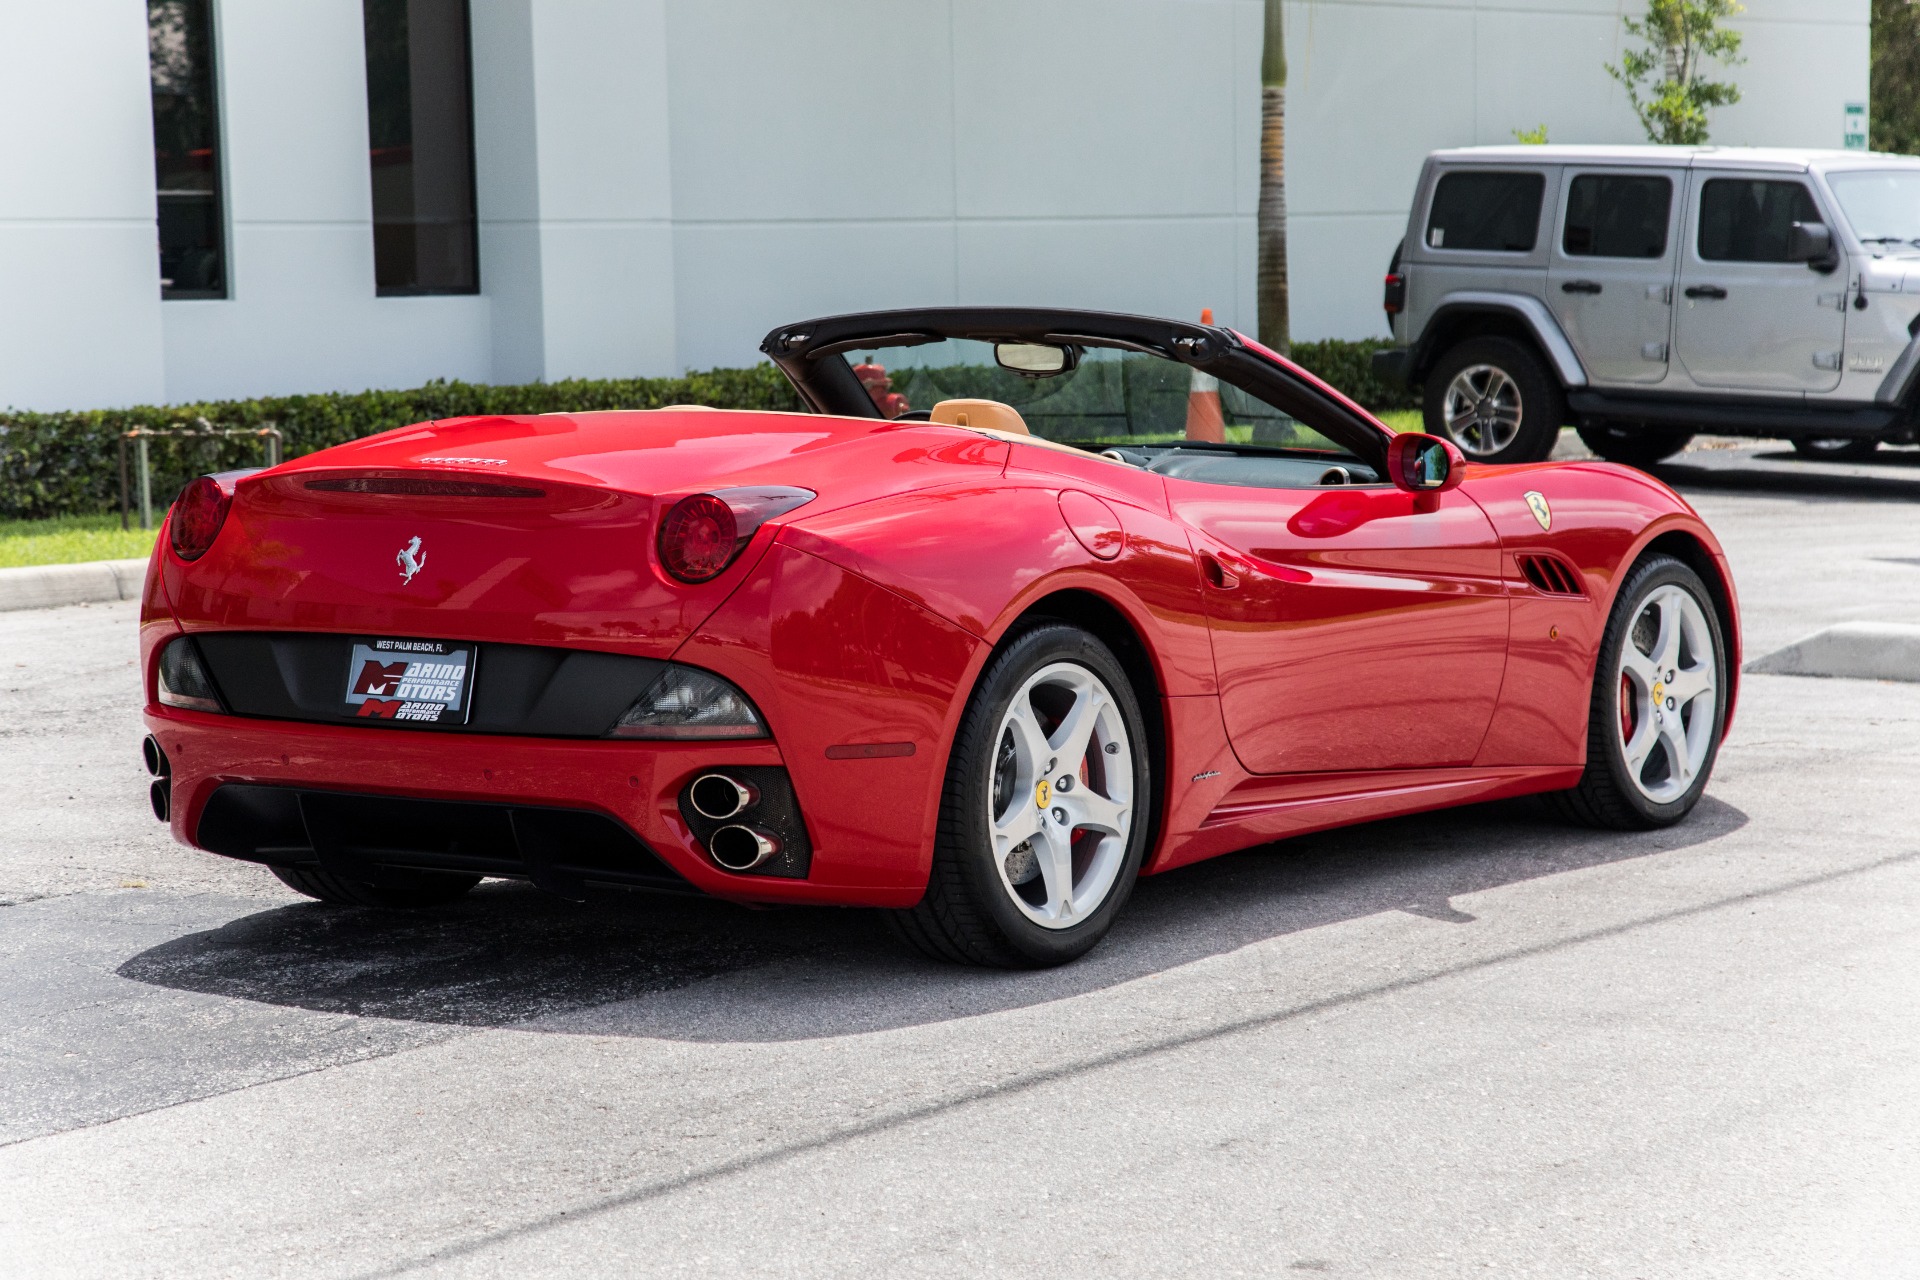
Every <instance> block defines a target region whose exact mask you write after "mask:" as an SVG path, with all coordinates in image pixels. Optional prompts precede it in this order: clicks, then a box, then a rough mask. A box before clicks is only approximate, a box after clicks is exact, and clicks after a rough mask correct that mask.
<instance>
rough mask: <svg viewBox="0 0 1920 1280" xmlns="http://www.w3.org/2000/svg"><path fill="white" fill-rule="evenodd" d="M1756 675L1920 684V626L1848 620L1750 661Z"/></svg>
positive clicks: (1749, 668)
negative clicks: (1902, 681)
mask: <svg viewBox="0 0 1920 1280" xmlns="http://www.w3.org/2000/svg"><path fill="white" fill-rule="evenodd" d="M1747 670H1748V671H1749V672H1752V673H1754V674H1756V675H1771V676H1833V677H1838V678H1841V679H1849V680H1907V681H1912V682H1915V683H1920V626H1912V625H1905V624H1901V623H1897V622H1843V623H1841V624H1840V625H1839V626H1837V627H1828V628H1827V629H1826V630H1825V631H1821V632H1818V633H1816V634H1814V635H1810V636H1808V637H1807V638H1806V639H1805V640H1802V641H1800V642H1798V643H1797V644H1790V645H1788V646H1787V647H1786V648H1784V649H1779V650H1776V651H1774V652H1773V653H1770V654H1768V655H1767V656H1766V657H1764V658H1757V659H1755V660H1754V661H1752V662H1749V663H1748V664H1747Z"/></svg>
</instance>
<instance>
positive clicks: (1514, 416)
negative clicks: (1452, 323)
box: [1425, 337, 1567, 462]
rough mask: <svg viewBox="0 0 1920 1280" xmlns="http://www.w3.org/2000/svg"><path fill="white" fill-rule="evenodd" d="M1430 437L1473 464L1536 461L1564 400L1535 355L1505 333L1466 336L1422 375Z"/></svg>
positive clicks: (1549, 446)
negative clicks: (1446, 442) (1448, 444)
mask: <svg viewBox="0 0 1920 1280" xmlns="http://www.w3.org/2000/svg"><path fill="white" fill-rule="evenodd" d="M1425 418H1426V427H1427V432H1428V434H1430V435H1437V436H1445V437H1446V438H1447V439H1449V440H1451V441H1453V442H1454V443H1455V444H1456V445H1458V446H1460V451H1461V452H1462V453H1464V454H1466V455H1467V457H1469V458H1470V459H1472V460H1473V461H1475V462H1539V461H1542V460H1544V459H1545V458H1547V457H1548V456H1549V455H1551V454H1552V453H1553V446H1554V444H1555V443H1556V442H1557V441H1558V440H1559V438H1560V426H1561V424H1562V423H1564V422H1565V421H1566V418H1567V408H1566V400H1565V398H1564V397H1563V396H1562V395H1561V392H1560V386H1559V384H1558V383H1557V382H1555V381H1554V379H1553V375H1552V374H1550V373H1548V372H1547V369H1546V366H1545V365H1543V364H1542V363H1541V361H1540V358H1539V357H1538V356H1536V355H1534V353H1533V352H1532V351H1531V350H1529V349H1528V348H1527V347H1525V346H1523V345H1521V344H1520V343H1518V342H1515V341H1514V340H1513V339H1511V338H1498V337H1481V338H1469V339H1467V340H1466V341H1465V342H1462V343H1460V344H1459V345H1458V346H1456V347H1454V348H1452V349H1451V350H1449V351H1448V352H1447V353H1446V354H1444V355H1442V356H1441V357H1440V359H1439V361H1438V362H1437V363H1435V365H1434V366H1433V368H1432V370H1431V371H1430V372H1429V373H1428V374H1427V377H1426V404H1425Z"/></svg>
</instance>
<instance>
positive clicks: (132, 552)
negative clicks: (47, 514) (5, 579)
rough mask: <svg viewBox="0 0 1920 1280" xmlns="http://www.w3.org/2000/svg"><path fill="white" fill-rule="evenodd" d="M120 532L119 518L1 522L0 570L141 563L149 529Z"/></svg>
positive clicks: (150, 542) (148, 546) (150, 541)
mask: <svg viewBox="0 0 1920 1280" xmlns="http://www.w3.org/2000/svg"><path fill="white" fill-rule="evenodd" d="M133 523H134V527H133V528H132V529H129V530H127V531H126V532H125V533H122V532H121V531H120V517H119V516H117V515H116V516H63V517H61V518H60V519H57V520H0V569H5V568H14V567H17V566H19V565H27V564H78V563H79V562H81V561H83V560H133V559H144V558H145V557H146V555H147V554H148V553H149V552H151V551H152V550H153V535H154V531H153V530H152V529H142V528H140V527H139V521H138V520H135V521H134V522H133Z"/></svg>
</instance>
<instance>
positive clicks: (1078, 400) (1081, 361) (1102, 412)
mask: <svg viewBox="0 0 1920 1280" xmlns="http://www.w3.org/2000/svg"><path fill="white" fill-rule="evenodd" d="M1076 354H1077V356H1078V360H1077V363H1076V364H1075V365H1074V367H1072V368H1069V369H1066V370H1064V371H1063V372H1059V373H1050V374H1045V375H1039V376H1036V375H1031V374H1020V373H1015V372H1013V371H1012V370H1010V369H1005V368H1002V367H1001V366H1000V364H999V363H998V361H996V360H995V358H994V347H993V344H992V343H990V342H980V341H975V340H973V339H970V338H952V339H946V340H942V341H938V342H929V343H925V344H923V345H918V346H911V347H888V346H881V347H867V348H862V349H858V350H854V351H849V352H847V353H846V354H845V355H844V357H842V358H844V359H845V360H846V361H847V363H848V364H849V365H850V366H852V368H853V372H854V376H855V377H857V378H859V379H860V382H861V384H862V385H863V386H865V387H866V389H867V394H868V395H870V396H872V397H873V402H874V403H875V404H876V405H877V406H879V408H880V412H881V413H883V414H885V415H886V416H887V417H889V418H902V417H907V418H925V417H926V416H927V414H928V413H929V412H930V411H931V410H932V409H933V407H934V406H935V405H936V404H938V403H940V402H941V401H942V400H998V401H1000V402H1001V403H1002V404H1007V405H1011V406H1012V407H1013V408H1014V409H1015V410H1017V411H1018V412H1019V414H1020V416H1021V418H1022V419H1024V420H1025V422H1026V424H1027V430H1029V431H1031V432H1032V433H1033V434H1034V435H1036V436H1041V437H1044V438H1045V439H1048V440H1055V441H1059V442H1060V443H1062V444H1075V445H1082V446H1093V447H1095V448H1101V447H1105V446H1110V445H1129V444H1134V445H1146V444H1171V443H1176V442H1179V441H1186V440H1195V441H1211V442H1216V443H1225V444H1235V445H1267V446H1270V447H1273V448H1278V449H1289V450H1295V449H1305V450H1311V451H1315V452H1327V453H1340V454H1344V453H1345V450H1343V449H1341V448H1340V447H1339V446H1337V445H1335V444H1334V443H1332V442H1331V441H1329V440H1328V439H1327V438H1326V437H1325V436H1323V435H1321V434H1320V433H1319V432H1318V431H1315V430H1313V429H1312V428H1311V427H1308V426H1306V425H1305V424H1303V423H1301V422H1298V421H1296V420H1295V419H1294V418H1292V417H1290V416H1289V415H1287V414H1285V413H1283V412H1281V411H1280V410H1278V409H1276V408H1274V407H1273V406H1272V405H1269V404H1267V403H1266V402H1265V401H1263V400H1260V399H1258V398H1257V397H1255V396H1252V395H1249V394H1248V393H1247V392H1245V391H1242V390H1240V389H1239V388H1238V387H1234V386H1230V385H1228V384H1226V383H1220V382H1216V381H1215V380H1214V379H1212V378H1210V377H1208V376H1207V375H1206V374H1203V373H1199V372H1198V371H1196V370H1194V369H1190V368H1188V367H1187V366H1186V365H1183V364H1180V363H1178V362H1177V361H1173V360H1168V359H1166V358H1164V357H1161V356H1155V355H1144V354H1140V353H1137V352H1132V351H1122V350H1118V349H1116V348H1113V347H1094V346H1086V347H1080V348H1077V349H1076Z"/></svg>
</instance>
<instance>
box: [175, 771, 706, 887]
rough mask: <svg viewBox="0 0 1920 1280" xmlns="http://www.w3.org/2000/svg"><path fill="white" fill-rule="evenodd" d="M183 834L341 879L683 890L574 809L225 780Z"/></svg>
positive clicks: (613, 829) (629, 842)
mask: <svg viewBox="0 0 1920 1280" xmlns="http://www.w3.org/2000/svg"><path fill="white" fill-rule="evenodd" d="M194 842H195V843H196V844H198V845H199V846H200V847H201V848H203V849H205V850H207V851H208V852H210V853H219V854H224V855H226V856H227V857H229V858H242V859H245V860H246V861H248V862H264V863H268V864H269V865H273V866H301V865H319V866H321V867H323V868H325V869H326V870H328V871H331V872H334V873H335V874H337V875H342V876H346V877H348V878H349V879H369V878H371V875H372V873H373V869H374V868H377V867H414V868H420V869H425V870H434V871H465V872H469V873H472V874H474V875H483V876H501V877H506V878H510V879H516V880H531V881H533V882H534V883H535V884H536V885H539V886H540V887H541V888H542V889H547V890H549V891H551V892H554V893H557V894H559V895H560V896H561V897H564V898H574V899H578V898H580V897H582V896H584V892H585V888H586V886H588V885H590V884H595V885H611V886H615V887H619V888H628V889H665V890H677V891H680V892H691V891H692V886H691V885H689V884H688V883H687V881H686V880H685V879H684V878H682V877H681V876H680V874H679V873H678V872H676V871H674V870H673V868H671V867H669V866H668V865H667V864H666V863H665V862H662V861H661V860H660V857H659V855H657V854H655V853H654V852H653V850H651V849H649V848H648V847H647V845H646V843H645V842H644V841H642V840H641V839H640V837H639V836H636V835H635V834H634V833H633V832H632V831H630V830H628V829H627V828H626V827H625V826H623V825H622V824H621V823H619V822H616V821H615V820H614V819H612V818H610V817H608V816H606V815H605V814H600V813H590V812H587V811H585V810H579V809H549V808H541V807H536V806H533V805H506V804H473V803H468V802H464V801H453V800H414V799H410V798H407V797H404V796H377V795H362V794H357V793H353V792H344V791H309V790H303V789H298V788H294V787H260V786H251V785H246V784H242V783H228V784H227V785H226V786H223V787H221V788H220V789H219V790H217V791H215V792H214V793H213V796H212V797H211V798H210V799H209V800H208V801H207V807H206V809H205V810H204V811H203V812H202V814H201V815H200V829H199V831H198V833H197V834H196V835H195V837H194Z"/></svg>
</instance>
